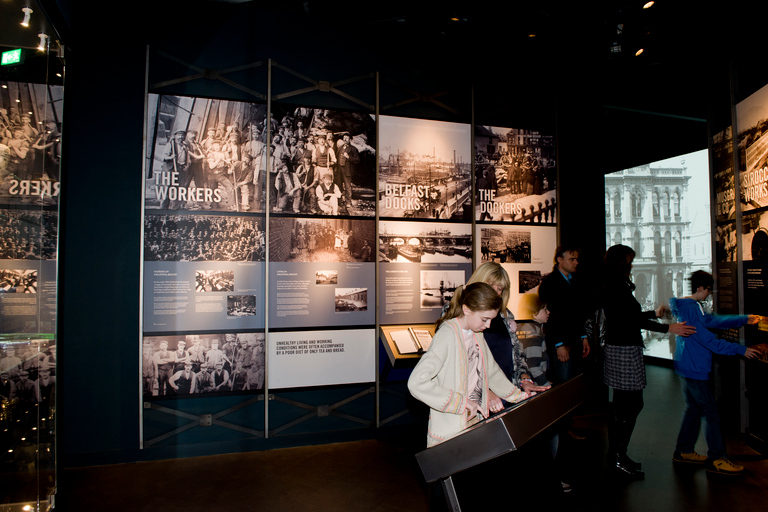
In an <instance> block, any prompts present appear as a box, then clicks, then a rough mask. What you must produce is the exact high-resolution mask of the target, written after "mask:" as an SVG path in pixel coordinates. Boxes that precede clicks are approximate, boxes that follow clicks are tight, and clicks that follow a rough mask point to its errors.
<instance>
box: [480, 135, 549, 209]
mask: <svg viewBox="0 0 768 512" xmlns="http://www.w3.org/2000/svg"><path fill="white" fill-rule="evenodd" d="M556 181H557V168H556V165H555V138H554V136H552V135H545V134H542V133H540V132H537V131H533V130H520V129H515V128H498V127H495V126H479V125H478V126H475V191H476V194H477V197H476V198H475V200H476V203H475V219H476V220H478V221H494V222H502V221H503V222H536V223H541V224H554V223H555V207H556V202H557V182H556Z"/></svg>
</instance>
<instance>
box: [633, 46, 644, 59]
mask: <svg viewBox="0 0 768 512" xmlns="http://www.w3.org/2000/svg"><path fill="white" fill-rule="evenodd" d="M641 53H643V49H642V48H640V49H639V50H637V51H636V52H635V57H639V56H640V54H641Z"/></svg>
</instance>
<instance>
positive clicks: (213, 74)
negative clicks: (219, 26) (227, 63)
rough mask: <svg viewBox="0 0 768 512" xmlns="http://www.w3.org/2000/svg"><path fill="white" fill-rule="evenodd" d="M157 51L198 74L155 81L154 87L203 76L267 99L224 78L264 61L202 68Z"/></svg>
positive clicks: (190, 80) (188, 80) (254, 66)
mask: <svg viewBox="0 0 768 512" xmlns="http://www.w3.org/2000/svg"><path fill="white" fill-rule="evenodd" d="M155 53H156V54H157V55H161V56H163V57H165V58H166V59H168V60H171V61H173V62H175V63H177V64H181V65H182V66H185V67H188V68H189V69H191V70H193V71H196V72H197V74H196V75H189V76H184V77H180V78H174V79H171V80H166V81H164V82H157V83H154V84H152V85H151V87H152V89H161V88H163V87H169V86H171V85H177V84H183V83H185V82H192V81H194V80H200V79H201V78H204V79H206V80H219V81H221V82H223V83H225V84H227V85H229V86H231V87H234V88H235V89H238V90H240V91H243V92H247V93H248V94H250V95H251V96H255V97H256V98H259V99H260V100H266V99H267V97H266V96H265V95H263V94H262V93H260V92H258V91H254V90H253V89H251V88H249V87H246V86H244V85H241V84H239V83H237V82H235V81H233V80H230V79H228V78H224V76H223V75H227V74H230V73H237V72H239V71H245V70H246V69H251V68H257V67H259V66H263V65H264V61H257V62H253V63H251V64H243V65H242V66H235V67H234V68H229V69H221V70H216V69H209V68H201V67H198V66H195V65H194V64H190V63H189V62H185V61H183V60H181V59H179V58H178V57H174V56H173V55H170V54H168V53H165V52H164V51H161V50H157V51H155Z"/></svg>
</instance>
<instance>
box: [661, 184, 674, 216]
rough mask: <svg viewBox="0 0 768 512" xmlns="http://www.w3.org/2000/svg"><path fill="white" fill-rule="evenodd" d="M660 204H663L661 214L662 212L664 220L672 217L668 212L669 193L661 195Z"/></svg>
mask: <svg viewBox="0 0 768 512" xmlns="http://www.w3.org/2000/svg"><path fill="white" fill-rule="evenodd" d="M662 202H663V205H662V206H663V208H664V209H663V210H662V211H663V212H664V218H665V219H668V218H670V217H671V216H672V212H671V211H670V209H669V208H670V204H669V203H670V201H669V191H666V192H664V194H663V195H662Z"/></svg>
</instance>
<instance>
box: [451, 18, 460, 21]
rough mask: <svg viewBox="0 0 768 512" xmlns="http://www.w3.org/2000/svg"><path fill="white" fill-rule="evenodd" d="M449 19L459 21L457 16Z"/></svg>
mask: <svg viewBox="0 0 768 512" xmlns="http://www.w3.org/2000/svg"><path fill="white" fill-rule="evenodd" d="M451 21H459V18H451Z"/></svg>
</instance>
